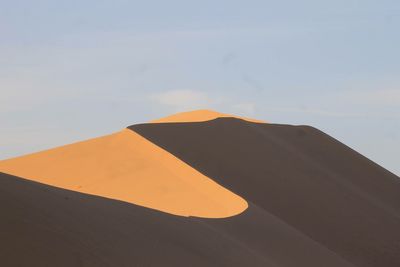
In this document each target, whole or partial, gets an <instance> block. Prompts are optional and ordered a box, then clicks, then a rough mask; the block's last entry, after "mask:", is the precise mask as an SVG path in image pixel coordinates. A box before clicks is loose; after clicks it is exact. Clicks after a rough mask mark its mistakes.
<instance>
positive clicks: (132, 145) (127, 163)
mask: <svg viewBox="0 0 400 267" xmlns="http://www.w3.org/2000/svg"><path fill="white" fill-rule="evenodd" d="M0 171H2V172H5V173H9V174H12V175H16V176H20V177H23V178H26V179H29V180H33V181H36V182H40V183H44V184H48V185H52V186H56V187H60V188H64V189H69V190H74V191H77V192H82V193H88V194H92V195H98V196H103V197H107V198H111V199H116V200H122V201H126V202H130V203H133V204H136V205H140V206H144V207H147V208H151V209H156V210H160V211H163V212H167V213H171V214H174V215H180V216H196V217H204V218H224V217H229V216H234V215H237V214H239V213H241V212H243V211H244V210H245V209H247V207H248V205H247V202H246V201H245V200H244V199H242V198H241V197H239V196H238V195H236V194H234V193H232V192H230V191H229V190H227V189H225V188H224V187H222V186H220V185H218V184H217V183H215V182H214V181H213V180H211V179H209V178H208V177H206V176H204V175H203V174H201V173H200V172H198V171H197V170H195V169H193V168H192V167H190V166H189V165H187V164H186V163H184V162H183V161H181V160H179V159H178V158H176V157H175V156H173V155H172V154H170V153H169V152H167V151H165V150H163V149H162V148H160V147H158V146H157V145H155V144H153V143H151V142H150V141H148V140H147V139H145V138H143V137H142V136H140V135H138V134H137V133H135V132H133V131H130V130H128V129H125V130H122V131H120V132H117V133H115V134H111V135H107V136H103V137H99V138H94V139H90V140H87V141H82V142H78V143H75V144H71V145H66V146H63V147H59V148H55V149H50V150H47V151H43V152H38V153H34V154H30V155H26V156H22V157H18V158H14V159H9V160H3V161H0Z"/></svg>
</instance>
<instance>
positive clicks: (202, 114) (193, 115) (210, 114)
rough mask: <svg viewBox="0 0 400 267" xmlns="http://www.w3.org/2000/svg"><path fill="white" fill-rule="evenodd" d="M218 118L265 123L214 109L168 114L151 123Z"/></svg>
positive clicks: (200, 120)
mask: <svg viewBox="0 0 400 267" xmlns="http://www.w3.org/2000/svg"><path fill="white" fill-rule="evenodd" d="M217 118H237V119H242V120H245V121H250V122H257V123H265V122H264V121H261V120H256V119H251V118H245V117H239V116H234V115H230V114H225V113H220V112H216V111H213V110H207V109H201V110H194V111H187V112H181V113H177V114H174V115H171V116H167V117H164V118H161V119H157V120H152V121H151V123H165V122H203V121H210V120H214V119H217Z"/></svg>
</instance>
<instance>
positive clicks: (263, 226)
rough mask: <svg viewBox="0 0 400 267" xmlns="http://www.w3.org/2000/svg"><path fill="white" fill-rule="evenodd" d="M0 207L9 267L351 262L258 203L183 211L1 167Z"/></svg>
mask: <svg viewBox="0 0 400 267" xmlns="http://www.w3.org/2000/svg"><path fill="white" fill-rule="evenodd" d="M0 211H1V220H0V236H1V239H0V265H1V266H7V267H17V266H18V267H19V266H32V267H43V266H57V267H64V266H65V267H71V266H86V267H92V266H93V267H103V266H118V267H124V266H126V267H131V266H154V267H155V266H171V267H175V266H193V267H195V266H216V267H217V266H218V267H221V266H227V267H232V266H237V267H242V266H252V267H253V266H254V267H256V266H260V267H261V266H263V267H287V266H289V267H310V266H324V267H351V266H353V265H351V264H349V263H347V262H346V261H345V260H343V259H342V258H341V257H339V256H338V255H337V254H335V253H334V252H332V251H330V250H328V249H326V248H325V247H323V246H321V245H320V244H318V243H317V242H315V241H313V240H312V239H310V238H309V237H307V236H305V235H304V234H302V233H301V232H299V231H297V230H296V229H295V228H293V227H290V226H289V225H287V224H286V223H284V222H282V221H281V220H279V219H278V218H276V217H275V216H273V215H271V214H269V213H268V212H266V211H265V210H264V209H260V208H259V207H257V206H256V205H253V204H250V206H249V208H248V209H247V210H246V211H244V212H243V213H241V214H239V215H237V216H234V217H229V218H224V219H205V218H194V217H182V216H174V215H171V214H167V213H163V212H159V211H156V210H152V209H147V208H144V207H141V206H137V205H133V204H130V203H127V202H121V201H116V200H112V199H107V198H103V197H98V196H93V195H87V194H83V193H78V192H73V191H70V190H65V189H60V188H56V187H52V186H48V185H44V184H40V183H37V182H33V181H29V180H25V179H21V178H18V177H15V176H11V175H8V174H5V173H0ZM382 266H384V265H382Z"/></svg>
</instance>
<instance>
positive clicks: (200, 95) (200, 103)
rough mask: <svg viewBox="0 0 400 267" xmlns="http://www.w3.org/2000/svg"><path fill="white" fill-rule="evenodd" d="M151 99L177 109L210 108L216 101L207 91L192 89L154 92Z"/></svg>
mask: <svg viewBox="0 0 400 267" xmlns="http://www.w3.org/2000/svg"><path fill="white" fill-rule="evenodd" d="M150 99H151V100H152V101H154V102H156V103H157V104H160V105H164V106H167V107H171V108H173V109H175V110H185V109H197V108H209V107H210V105H211V104H212V103H215V100H214V99H212V98H210V97H209V96H208V95H207V94H206V93H205V92H202V91H198V90H190V89H186V90H170V91H165V92H160V93H156V94H152V95H151V96H150Z"/></svg>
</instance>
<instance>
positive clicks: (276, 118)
mask: <svg viewBox="0 0 400 267" xmlns="http://www.w3.org/2000/svg"><path fill="white" fill-rule="evenodd" d="M399 47H400V1H398V0H393V1H389V0H381V1H368V0H363V1H354V0H335V1H321V0H318V1H317V0H314V1H301V0H297V1H295V0H291V1H267V0H262V1H233V0H230V1H216V0H214V1H187V0H186V1H160V0H159V1H132V0H131V1H128V0H126V1H122V0H113V1H100V0H96V1H84V0H80V1H71V0H70V1H54V0H53V1H40V0H37V1H18V0H14V1H3V0H0V122H1V131H0V159H4V158H7V157H12V156H17V155H21V154H24V153H29V152H33V151H37V150H42V149H46V148H50V147H54V146H58V145H63V144H66V143H70V142H74V141H78V140H82V139H86V138H91V137H94V136H99V135H103V134H107V133H111V132H114V131H117V130H119V129H121V128H123V127H125V126H128V125H130V124H134V123H139V122H146V121H148V120H150V119H154V118H158V117H162V116H165V115H169V114H171V113H174V112H178V111H183V110H190V109H198V108H210V109H215V110H218V111H221V112H226V113H234V114H238V115H245V116H250V117H254V118H258V119H263V120H268V121H271V122H275V123H288V124H309V125H313V126H315V127H317V128H319V129H321V130H323V131H325V132H327V133H328V134H330V135H332V136H334V137H335V138H337V139H339V140H340V141H342V142H344V143H345V144H347V145H349V146H351V147H352V148H354V149H356V150H357V151H359V152H360V153H362V154H364V155H365V156H367V157H369V158H370V159H372V160H374V161H376V162H377V163H379V164H380V165H382V166H384V167H385V168H387V169H389V170H390V171H392V172H394V173H396V174H397V175H399V174H400V156H399V151H400V52H399Z"/></svg>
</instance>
